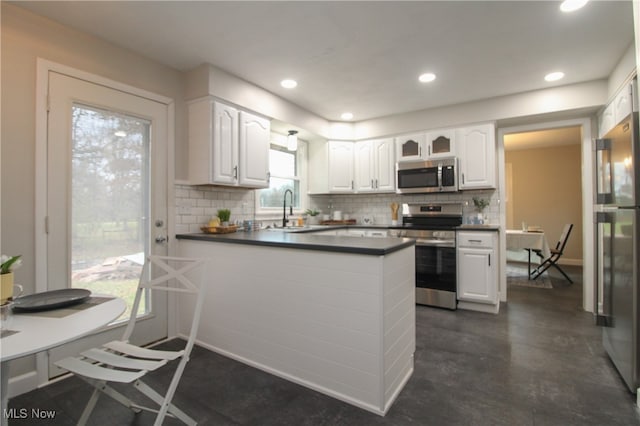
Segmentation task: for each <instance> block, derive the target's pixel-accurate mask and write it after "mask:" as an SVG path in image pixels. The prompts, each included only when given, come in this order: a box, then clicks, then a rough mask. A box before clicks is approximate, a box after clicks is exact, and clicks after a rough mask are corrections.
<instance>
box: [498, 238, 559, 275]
mask: <svg viewBox="0 0 640 426" xmlns="http://www.w3.org/2000/svg"><path fill="white" fill-rule="evenodd" d="M506 235H507V250H511V251H521V250H526V251H527V252H528V254H529V257H528V266H529V267H528V271H529V276H531V252H532V251H533V252H536V253H540V254H541V255H542V256H543V258H545V259H546V258H547V257H549V256H550V255H551V250H550V249H549V243H548V242H547V238H546V236H545V235H544V232H538V231H536V232H533V231H521V230H517V229H507V233H506Z"/></svg>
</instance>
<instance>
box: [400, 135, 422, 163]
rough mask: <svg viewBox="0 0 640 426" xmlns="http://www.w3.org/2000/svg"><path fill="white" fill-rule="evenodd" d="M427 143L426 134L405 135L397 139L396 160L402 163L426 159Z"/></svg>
mask: <svg viewBox="0 0 640 426" xmlns="http://www.w3.org/2000/svg"><path fill="white" fill-rule="evenodd" d="M425 142H426V135H425V134H424V133H416V134H412V135H404V136H401V137H397V138H396V159H397V161H398V162H401V161H415V160H424V159H425V157H426V156H425V155H424V154H425V153H426V150H425V146H424V145H425Z"/></svg>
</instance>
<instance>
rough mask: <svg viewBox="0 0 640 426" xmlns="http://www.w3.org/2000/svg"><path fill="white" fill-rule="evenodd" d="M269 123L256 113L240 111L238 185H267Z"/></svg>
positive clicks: (258, 186) (256, 186) (254, 186)
mask: <svg viewBox="0 0 640 426" xmlns="http://www.w3.org/2000/svg"><path fill="white" fill-rule="evenodd" d="M270 136H271V123H270V122H269V120H267V119H265V118H262V117H258V116H257V115H254V114H251V113H248V112H245V111H240V141H239V149H240V161H239V165H240V170H238V174H239V179H238V180H239V185H241V186H247V187H252V188H267V187H269V144H270V142H269V138H270Z"/></svg>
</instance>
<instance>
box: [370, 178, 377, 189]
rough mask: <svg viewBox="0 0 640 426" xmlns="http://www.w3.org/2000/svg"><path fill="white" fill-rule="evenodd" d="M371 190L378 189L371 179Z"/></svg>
mask: <svg viewBox="0 0 640 426" xmlns="http://www.w3.org/2000/svg"><path fill="white" fill-rule="evenodd" d="M371 189H376V186H375V184H374V183H373V179H371Z"/></svg>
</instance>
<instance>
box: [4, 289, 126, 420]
mask: <svg viewBox="0 0 640 426" xmlns="http://www.w3.org/2000/svg"><path fill="white" fill-rule="evenodd" d="M90 305H91V306H90V307H87V308H86V309H74V310H73V311H72V312H70V313H69V314H68V315H63V316H60V317H55V316H49V315H47V314H46V312H32V313H13V315H12V317H11V320H10V322H9V324H8V326H7V328H8V329H9V333H7V335H6V336H5V337H2V338H0V361H1V371H0V375H1V381H2V389H1V390H2V406H1V407H0V408H1V409H2V411H0V419H1V421H0V424H2V425H6V424H7V423H8V418H7V415H8V411H7V407H8V400H9V399H8V388H9V363H10V361H12V360H14V359H16V358H21V357H24V356H27V355H32V354H35V353H38V352H42V351H46V350H48V349H51V348H54V347H56V346H60V345H63V344H65V343H68V342H71V341H74V340H77V339H79V338H81V337H84V336H86V335H89V334H91V333H92V332H94V331H96V330H98V329H100V328H102V327H104V326H106V325H107V324H109V323H110V322H112V321H113V320H115V319H116V318H118V317H119V316H120V315H121V314H122V313H123V312H124V311H125V309H126V303H125V301H124V300H123V299H120V298H116V297H114V298H111V297H110V298H109V299H108V300H106V301H104V302H102V303H98V304H91V303H90ZM67 309H69V310H70V311H71V309H70V308H67ZM51 312H52V313H53V311H51Z"/></svg>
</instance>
